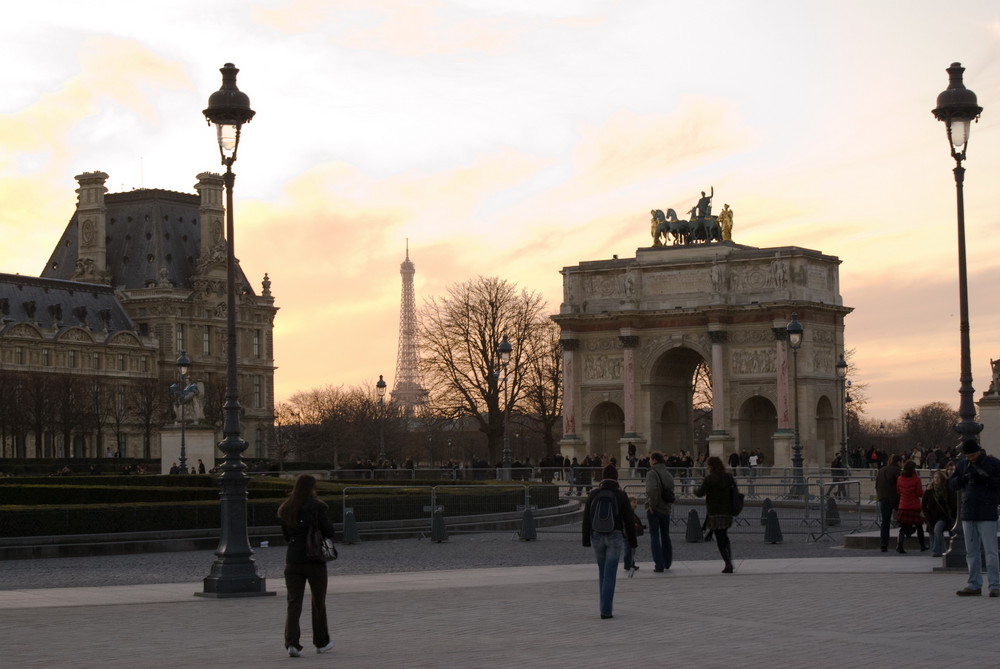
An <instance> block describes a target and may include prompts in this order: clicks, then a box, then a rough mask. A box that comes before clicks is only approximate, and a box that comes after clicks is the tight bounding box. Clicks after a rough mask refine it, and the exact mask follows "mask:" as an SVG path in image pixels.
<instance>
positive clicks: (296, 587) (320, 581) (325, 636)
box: [285, 562, 330, 650]
mask: <svg viewBox="0 0 1000 669" xmlns="http://www.w3.org/2000/svg"><path fill="white" fill-rule="evenodd" d="M326 581H327V573H326V563H325V562H307V563H304V564H286V565H285V587H286V588H288V614H287V616H286V617H285V646H286V647H288V646H295V647H296V648H298V649H299V650H302V644H300V643H299V636H300V635H301V630H300V628H299V616H300V615H301V614H302V600H303V599H305V595H306V583H308V584H309V594H310V595H311V599H312V633H313V645H315V646H316V647H317V648H322V647H323V646H325V645H326V644H328V643H330V631H329V630H328V629H327V624H326Z"/></svg>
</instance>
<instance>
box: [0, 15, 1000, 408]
mask: <svg viewBox="0 0 1000 669" xmlns="http://www.w3.org/2000/svg"><path fill="white" fill-rule="evenodd" d="M0 52H2V53H3V62H5V63H6V64H7V66H6V67H4V68H2V69H0V91H2V93H0V147H2V148H0V204H2V206H0V234H2V239H3V240H4V242H5V243H4V244H3V245H2V246H0V271H5V272H16V273H21V274H30V275H38V274H39V273H40V272H41V270H42V268H43V266H44V264H45V262H46V260H47V259H48V256H49V255H50V253H51V251H52V249H53V246H54V245H55V243H56V242H57V240H58V238H59V236H60V234H61V233H62V231H63V230H64V228H65V226H66V223H67V221H68V220H69V219H70V217H71V216H72V214H73V211H74V207H75V204H76V194H75V188H76V185H77V184H76V181H75V180H74V176H75V175H77V174H80V173H81V172H85V171H95V170H100V171H104V172H107V173H108V174H109V175H110V178H109V179H108V184H107V185H108V187H109V189H110V191H111V192H122V191H127V190H131V189H133V188H140V187H145V188H164V189H169V190H177V191H182V192H189V193H194V189H193V185H194V183H195V181H196V178H195V176H196V175H197V174H198V173H200V172H203V171H218V172H221V171H222V167H221V165H219V155H218V148H217V145H216V143H215V138H214V134H213V132H212V130H211V129H210V128H209V127H208V126H207V125H206V122H205V120H204V117H203V115H202V110H203V109H204V108H205V106H206V103H207V100H208V96H209V95H210V94H211V93H212V92H214V91H215V90H217V89H218V88H219V85H220V82H221V77H220V74H219V68H220V67H222V65H223V64H224V63H227V62H232V63H235V64H236V66H237V67H238V68H240V74H239V78H238V84H239V87H240V89H241V90H242V91H244V92H245V93H247V94H248V95H249V97H250V102H251V105H252V107H253V109H254V110H256V112H257V114H256V116H255V117H254V119H253V121H252V123H250V124H249V125H248V126H246V128H245V129H244V132H243V137H242V140H241V143H240V150H239V156H238V161H237V163H236V165H235V168H234V171H235V172H236V174H237V178H236V188H235V198H236V199H235V206H234V214H235V220H236V238H235V244H236V254H237V256H238V257H239V259H240V262H241V266H242V267H243V269H244V271H245V272H246V274H247V276H248V277H249V278H250V279H251V281H253V282H255V285H256V286H257V287H258V291H259V281H260V279H261V278H262V277H263V275H264V273H265V272H266V273H268V275H269V276H270V279H271V281H272V288H271V289H272V292H273V294H274V297H275V300H276V305H277V306H278V307H280V311H279V313H278V315H277V319H276V321H275V331H274V332H275V358H276V365H277V367H278V369H277V371H276V373H275V390H276V396H277V397H276V399H277V400H278V401H281V400H284V399H287V398H288V397H289V396H291V395H292V394H293V393H295V392H296V391H300V390H309V389H312V388H319V387H323V386H327V385H333V386H341V385H343V386H347V387H353V386H368V385H371V386H374V383H375V380H377V378H378V375H379V374H383V375H385V377H386V380H387V382H388V383H389V385H390V388H391V387H392V379H393V377H394V375H395V366H396V353H397V343H398V331H399V307H400V292H401V291H400V288H401V280H400V275H399V264H400V262H402V260H403V258H404V254H405V249H406V244H407V240H409V241H408V243H409V249H410V258H411V260H412V261H413V262H414V264H415V266H416V277H415V291H416V298H417V304H418V307H419V306H420V304H421V303H422V301H423V299H425V298H428V297H430V296H433V295H441V294H443V293H444V292H445V290H446V288H447V287H448V286H449V285H452V284H455V283H458V282H462V281H466V280H469V279H471V278H474V277H476V276H478V275H488V276H499V277H502V278H505V279H508V280H510V281H512V282H515V283H517V284H518V285H519V286H522V287H525V288H529V289H531V290H535V291H537V292H539V293H541V294H542V295H543V296H544V297H545V298H546V300H547V301H548V305H549V311H550V312H551V313H557V312H558V310H559V302H560V300H561V296H562V285H561V276H560V274H559V270H560V269H561V268H563V267H566V266H572V265H576V264H578V263H579V262H581V261H585V260H598V259H605V258H611V257H612V256H613V255H615V254H617V255H619V256H620V257H623V258H626V257H634V255H635V251H636V249H637V248H640V247H645V246H648V245H649V242H650V240H649V211H650V209H664V210H665V209H667V208H668V207H670V208H674V209H676V210H677V211H681V210H682V209H689V208H690V207H692V206H693V205H694V203H695V202H696V200H697V196H698V194H699V193H700V191H702V190H707V189H708V188H709V187H714V189H715V193H716V203H717V204H718V205H721V203H722V202H728V203H729V204H730V206H731V207H732V209H733V210H734V212H735V226H734V230H733V238H734V241H736V242H738V243H740V244H745V245H749V246H757V247H771V246H800V247H805V248H811V249H815V250H818V251H821V252H823V253H826V254H829V255H834V256H837V257H839V258H840V259H841V260H842V261H843V264H842V265H841V268H840V285H841V294H842V296H843V300H844V304H845V305H847V306H850V307H853V309H854V311H853V313H851V314H850V315H849V316H848V317H847V321H846V346H847V348H848V349H854V351H855V353H854V357H853V364H854V366H855V372H854V378H853V380H854V382H855V383H865V384H867V385H868V388H867V394H868V396H869V406H868V414H869V415H870V416H873V417H875V418H883V419H887V420H890V419H896V418H899V417H900V416H901V415H902V413H904V412H905V411H906V410H908V409H911V408H915V407H919V406H922V405H924V404H927V403H929V402H934V401H944V402H947V403H949V404H950V405H952V406H954V407H956V408H957V406H958V387H959V315H958V280H957V276H958V270H957V251H956V248H957V245H956V204H955V182H954V177H953V174H952V169H953V167H954V161H953V160H952V158H951V156H950V154H949V145H948V142H947V139H946V136H945V129H944V125H943V124H942V123H940V122H938V121H936V120H935V119H934V117H933V115H932V114H931V109H932V108H933V107H934V106H935V102H936V98H937V95H938V93H940V92H941V91H943V90H944V89H945V88H946V87H947V85H948V76H947V74H946V72H945V69H946V68H947V67H948V66H949V65H950V64H951V63H952V62H956V61H958V62H961V63H962V64H963V65H964V66H965V67H966V72H965V82H966V85H967V86H968V87H969V88H970V89H972V90H973V91H975V93H976V94H977V95H978V99H979V104H980V105H981V106H982V107H983V108H984V112H983V115H982V119H981V121H980V122H979V123H978V124H977V125H975V126H974V127H973V129H972V134H971V139H970V142H969V150H968V160H967V161H966V162H965V167H966V170H967V172H966V177H965V211H966V227H967V235H968V243H969V249H968V271H969V299H970V325H971V343H972V362H973V377H974V386H975V387H976V391H977V392H976V397H977V399H978V397H979V396H980V395H981V394H982V393H983V392H984V391H985V390H986V389H987V388H988V386H989V380H990V360H991V359H993V358H1000V291H998V290H996V286H997V285H1000V235H997V234H996V232H997V230H998V222H1000V221H998V219H1000V213H998V212H1000V4H998V3H996V1H995V0H990V1H979V0H968V1H963V0H956V1H955V2H953V3H951V4H949V5H948V6H947V7H944V6H943V5H942V4H941V3H939V2H931V1H929V0H911V1H907V2H902V1H901V0H900V1H895V2H890V1H888V0H885V1H882V2H872V1H871V0H813V1H810V2H802V1H801V0H755V1H754V2H742V1H722V0H719V1H712V0H704V1H701V2H689V1H688V2H675V1H674V0H631V1H629V0H532V1H528V0H414V1H412V2H409V1H404V0H333V1H325V2H324V1H320V0H256V1H255V0H240V1H236V0H213V1H212V2H203V1H201V0H198V1H194V0H170V1H157V0H150V1H148V2H143V3H135V2H133V1H131V0H129V1H128V2H124V1H118V0H94V1H93V2H89V3H79V2H76V1H75V0H74V1H68V0H49V1H47V2H44V3H41V2H39V3H17V4H16V6H14V7H11V8H9V9H8V10H7V11H6V12H5V20H4V22H3V23H2V25H0Z"/></svg>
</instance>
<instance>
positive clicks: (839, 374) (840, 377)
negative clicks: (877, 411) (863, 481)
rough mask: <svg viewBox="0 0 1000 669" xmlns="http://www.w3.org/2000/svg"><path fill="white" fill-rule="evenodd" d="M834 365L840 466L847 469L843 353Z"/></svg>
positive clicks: (845, 376) (845, 390)
mask: <svg viewBox="0 0 1000 669" xmlns="http://www.w3.org/2000/svg"><path fill="white" fill-rule="evenodd" d="M834 367H835V368H836V370H837V379H838V380H839V381H840V466H841V468H843V469H847V361H846V360H844V354H843V353H841V354H840V359H839V360H837V364H836V365H835V366H834Z"/></svg>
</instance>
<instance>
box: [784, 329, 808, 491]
mask: <svg viewBox="0 0 1000 669" xmlns="http://www.w3.org/2000/svg"><path fill="white" fill-rule="evenodd" d="M785 332H787V333H788V345H789V346H790V347H791V349H792V361H793V366H792V387H793V392H792V397H793V400H792V401H793V402H794V403H795V443H794V444H793V445H792V472H793V479H794V481H795V483H794V485H793V486H792V496H793V497H800V496H802V497H804V496H805V494H806V488H805V478H804V477H803V475H802V440H801V438H800V435H799V348H800V347H801V346H802V332H803V328H802V323H799V319H798V314H796V313H795V312H792V320H791V321H790V322H789V323H788V325H787V326H785Z"/></svg>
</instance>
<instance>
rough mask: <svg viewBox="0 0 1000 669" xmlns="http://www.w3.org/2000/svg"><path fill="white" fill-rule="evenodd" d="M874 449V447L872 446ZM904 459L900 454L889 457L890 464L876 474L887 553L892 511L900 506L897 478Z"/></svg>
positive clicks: (876, 487) (884, 544)
mask: <svg viewBox="0 0 1000 669" xmlns="http://www.w3.org/2000/svg"><path fill="white" fill-rule="evenodd" d="M872 450H874V447H872ZM902 461H903V458H901V457H900V456H898V455H893V456H892V457H891V458H890V459H889V464H887V465H886V466H885V467H882V469H880V470H878V473H877V474H875V497H876V499H878V511H879V518H880V519H881V525H880V527H879V529H880V530H881V533H880V539H881V542H880V543H881V548H882V552H883V553H885V552H886V551H887V550H889V534H890V532H891V530H892V512H893V511H894V510H895V509H896V507H898V506H899V491H898V490H896V479H898V478H899V475H900V474H902V473H903V470H902V469H900V467H899V463H900V462H902Z"/></svg>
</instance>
